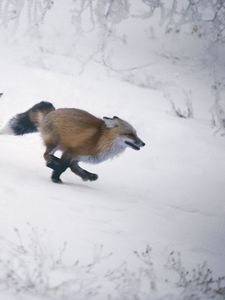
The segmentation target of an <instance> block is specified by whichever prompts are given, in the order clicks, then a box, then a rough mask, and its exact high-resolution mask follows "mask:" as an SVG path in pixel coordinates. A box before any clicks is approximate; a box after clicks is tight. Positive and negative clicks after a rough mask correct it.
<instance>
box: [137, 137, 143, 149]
mask: <svg viewBox="0 0 225 300" xmlns="http://www.w3.org/2000/svg"><path fill="white" fill-rule="evenodd" d="M137 143H138V144H139V146H140V147H144V146H145V143H144V142H143V141H142V140H141V139H139V138H138V140H137Z"/></svg>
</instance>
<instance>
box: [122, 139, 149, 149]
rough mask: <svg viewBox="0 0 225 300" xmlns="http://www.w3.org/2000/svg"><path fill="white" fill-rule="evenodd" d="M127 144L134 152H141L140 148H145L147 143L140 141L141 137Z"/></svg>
mask: <svg viewBox="0 0 225 300" xmlns="http://www.w3.org/2000/svg"><path fill="white" fill-rule="evenodd" d="M125 143H126V144H127V145H128V146H130V147H131V148H132V149H134V150H140V148H142V147H144V146H145V143H144V142H143V141H142V140H141V139H139V137H136V138H135V139H134V140H129V141H126V142H125Z"/></svg>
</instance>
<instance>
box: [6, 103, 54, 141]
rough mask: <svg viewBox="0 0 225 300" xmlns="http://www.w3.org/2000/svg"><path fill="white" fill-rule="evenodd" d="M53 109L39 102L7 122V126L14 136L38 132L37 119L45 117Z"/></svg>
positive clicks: (49, 105) (47, 104)
mask: <svg viewBox="0 0 225 300" xmlns="http://www.w3.org/2000/svg"><path fill="white" fill-rule="evenodd" d="M52 110H55V107H54V106H53V105H52V103H50V102H45V101H42V102H39V103H38V104H35V105H34V106H32V107H31V108H30V109H28V110H27V111H25V112H23V113H20V114H17V115H16V116H15V117H13V118H12V119H11V120H10V121H9V126H10V128H11V130H12V131H13V133H14V134H15V135H23V134H26V133H32V132H37V131H38V126H39V117H40V115H41V116H45V115H47V114H48V113H49V112H50V111H52Z"/></svg>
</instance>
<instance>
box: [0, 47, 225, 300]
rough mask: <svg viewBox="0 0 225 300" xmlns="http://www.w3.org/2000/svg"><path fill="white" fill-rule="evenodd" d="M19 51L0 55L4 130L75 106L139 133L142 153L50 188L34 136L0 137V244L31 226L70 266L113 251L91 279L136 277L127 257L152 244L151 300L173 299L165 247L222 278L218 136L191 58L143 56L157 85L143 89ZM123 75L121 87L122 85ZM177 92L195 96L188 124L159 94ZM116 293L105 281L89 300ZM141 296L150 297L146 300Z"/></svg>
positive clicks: (205, 81) (223, 218) (223, 206)
mask: <svg viewBox="0 0 225 300" xmlns="http://www.w3.org/2000/svg"><path fill="white" fill-rule="evenodd" d="M20 51H21V52H22V53H23V55H21V56H20ZM26 51H27V50H26V49H20V48H19V47H18V48H15V49H13V47H12V46H11V47H10V48H5V47H3V46H2V48H1V68H0V88H1V90H0V92H4V96H3V97H2V98H1V99H0V107H1V109H0V118H1V123H2V125H4V123H6V122H7V120H8V119H9V118H10V117H12V116H13V115H15V114H16V113H19V112H22V111H25V110H26V109H28V108H29V107H31V106H32V105H33V104H35V103H37V102H39V101H42V100H47V101H50V102H52V103H53V104H54V105H55V106H56V107H58V108H59V107H76V108H81V109H85V110H87V111H89V112H91V113H92V114H95V115H97V116H99V117H103V116H109V117H111V116H114V115H118V116H120V117H121V118H123V119H125V120H127V121H128V122H130V123H131V124H132V125H133V126H134V127H135V128H136V130H137V132H138V134H139V136H140V138H141V139H142V140H143V141H144V142H145V143H146V146H145V147H144V148H143V149H142V150H141V151H138V152H136V151H133V150H131V149H127V150H126V152H125V153H123V154H122V155H121V156H119V157H118V158H115V159H113V160H110V161H107V162H104V163H102V164H99V165H85V164H83V166H84V167H85V168H86V169H87V170H90V171H91V172H94V173H97V174H98V175H99V179H98V180H97V181H96V182H90V183H89V182H82V181H81V180H80V178H78V177H76V176H75V175H74V174H72V173H71V172H70V171H67V172H66V173H65V174H64V175H63V176H62V179H63V182H64V184H62V185H57V184H54V183H52V182H51V181H50V169H48V168H46V166H45V164H44V160H43V157H42V156H43V152H44V146H43V145H42V142H41V139H40V136H39V134H32V135H26V136H22V137H15V136H7V135H1V136H0V143H1V155H0V165H1V174H0V180H1V185H0V236H1V237H2V238H1V243H2V248H4V246H5V244H6V242H5V241H6V240H7V241H13V242H15V243H17V234H15V228H16V232H18V231H19V232H20V235H21V236H22V239H23V241H24V243H25V244H26V243H27V240H28V236H29V233H30V227H32V228H33V230H34V231H35V232H42V230H45V231H46V236H45V238H46V240H45V242H44V243H45V244H44V245H45V247H46V248H47V252H48V251H49V252H50V253H54V254H55V253H56V252H57V251H58V249H59V248H60V247H61V245H62V244H63V242H64V241H66V242H67V243H68V246H67V248H66V251H65V252H66V253H65V257H66V261H67V264H72V263H73V262H74V261H75V260H77V259H78V260H80V261H82V262H83V263H88V262H89V261H90V260H91V259H92V255H93V252H94V249H95V248H96V247H99V245H103V249H104V253H105V255H106V256H107V254H108V253H111V252H112V253H113V255H111V256H109V257H108V258H104V259H103V262H102V267H100V269H98V270H97V271H96V272H97V276H99V277H101V276H103V275H102V274H104V272H105V270H108V269H112V268H114V267H117V266H120V265H121V263H123V262H124V261H126V262H127V263H128V265H129V267H130V269H131V270H138V268H139V267H140V266H141V263H140V261H139V260H138V259H137V258H136V257H135V256H134V253H133V251H135V250H137V251H143V250H144V249H145V247H146V245H150V246H151V247H152V259H153V262H154V268H155V270H156V273H157V278H158V281H159V282H160V283H159V285H160V286H162V288H161V289H158V290H157V292H156V294H155V296H154V297H153V296H152V297H153V298H152V299H159V298H157V297H161V296H162V297H163V296H166V295H167V294H168V295H170V294H171V293H172V294H173V293H174V294H179V291H176V292H175V291H173V290H172V289H171V290H172V292H171V290H170V289H168V290H167V288H166V287H165V282H164V280H165V279H166V276H167V275H166V274H165V270H164V265H165V263H166V261H167V257H168V255H169V253H170V252H171V251H177V252H180V253H181V257H182V261H183V264H184V265H185V266H186V267H187V269H192V268H193V267H195V266H196V265H197V264H199V263H202V262H204V261H207V263H208V265H209V266H210V268H211V269H212V270H213V273H214V274H215V275H216V276H221V275H224V274H225V272H224V270H225V252H224V249H225V235H224V228H225V202H224V194H225V185H224V172H225V159H224V158H225V157H224V156H225V152H224V147H225V140H224V138H223V137H221V136H219V135H214V134H213V131H212V129H211V127H210V113H209V110H210V107H211V105H212V103H213V101H212V99H211V95H210V93H209V81H210V79H209V76H208V73H207V71H206V70H204V69H199V68H198V65H196V64H195V62H194V61H187V62H186V61H185V60H184V58H182V63H179V62H178V63H176V59H175V60H173V59H171V57H165V56H163V55H161V54H160V53H158V54H157V55H156V53H154V52H152V53H154V55H155V56H153V57H152V60H153V61H154V65H152V66H151V67H150V69H148V72H149V70H150V71H151V74H154V80H155V81H154V82H153V84H155V86H156V88H154V89H153V88H152V89H146V88H142V87H138V86H135V85H132V84H130V83H129V82H128V81H129V80H127V77H126V76H127V74H122V75H121V74H120V75H121V76H117V75H115V74H114V73H109V72H106V71H105V69H104V67H103V66H101V65H99V64H97V63H94V62H93V63H90V64H88V65H87V66H86V68H85V71H84V72H82V73H81V74H80V73H79V72H76V62H75V60H73V59H72V58H68V57H65V56H60V55H59V56H57V55H55V56H54V55H53V54H52V55H50V54H48V55H47V54H46V53H43V54H40V56H38V55H36V54H35V55H36V56H35V55H34V57H31V56H29V54H27V53H26ZM18 52H19V54H18ZM180 52H182V49H181V50H180ZM24 53H25V54H24ZM121 55H122V54H121ZM21 57H23V60H21ZM24 57H25V59H24ZM36 59H37V61H36ZM39 59H40V60H39ZM117 59H118V58H117ZM41 62H42V63H43V64H42V63H41ZM71 63H72V65H71ZM124 76H125V77H126V78H123V79H126V80H127V81H124V80H121V77H124ZM157 83H158V85H157ZM179 85H181V89H179V90H178V88H177V86H179ZM182 87H188V89H189V87H190V89H191V90H192V91H194V92H193V97H192V100H193V106H194V113H195V118H194V119H181V118H178V117H176V116H174V115H173V113H172V111H171V106H170V103H169V102H168V100H167V99H166V97H165V95H164V93H165V92H168V93H169V94H170V95H172V97H173V99H174V100H177V101H179V97H180V95H179V93H180V90H181V91H182ZM29 224H30V225H29ZM37 240H38V238H37ZM37 242H38V241H37ZM7 243H8V242H7ZM9 257H10V256H9ZM65 276H66V275H65ZM168 276H169V275H168ZM113 292H114V291H113V285H110V284H109V285H105V286H104V287H103V292H102V293H100V294H99V295H97V296H96V298H94V299H98V300H101V299H107V298H106V295H108V294H113ZM44 296H45V295H42V294H39V295H38V294H37V295H35V294H33V295H28V296H27V295H26V293H25V295H23V294H20V296H18V294H17V293H16V294H15V293H13V292H12V293H11V291H10V290H9V291H5V290H3V291H1V292H0V299H2V300H8V299H9V300H12V299H13V300H14V299H29V300H31V299H39V298H38V297H40V299H42V297H43V298H44ZM18 297H20V298H18ZM82 297H83V296H82ZM82 297H81V296H77V298H72V296H71V297H67V298H66V296H65V298H62V299H69V300H73V299H79V300H81V299H85V297H84V298H82ZM56 299H57V298H56ZM86 299H89V298H86ZM116 299H117V298H116ZM118 299H119V298H118ZM121 299H122V298H121ZM124 299H125V298H124ZM127 299H129V298H127ZM130 299H131V298H130ZM132 299H135V298H132ZM138 299H139V298H138ZM140 299H150V298H149V297H146V298H144V295H143V298H140ZM165 299H175V298H172V296H171V298H169V296H168V298H165ZM177 299H181V296H179V295H178V298H177ZM187 299H188V298H187Z"/></svg>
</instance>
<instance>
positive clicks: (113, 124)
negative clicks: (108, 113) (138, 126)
mask: <svg viewBox="0 0 225 300" xmlns="http://www.w3.org/2000/svg"><path fill="white" fill-rule="evenodd" d="M103 121H104V122H105V125H106V127H107V128H115V127H118V124H117V123H116V120H115V118H113V119H112V118H109V117H103Z"/></svg>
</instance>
